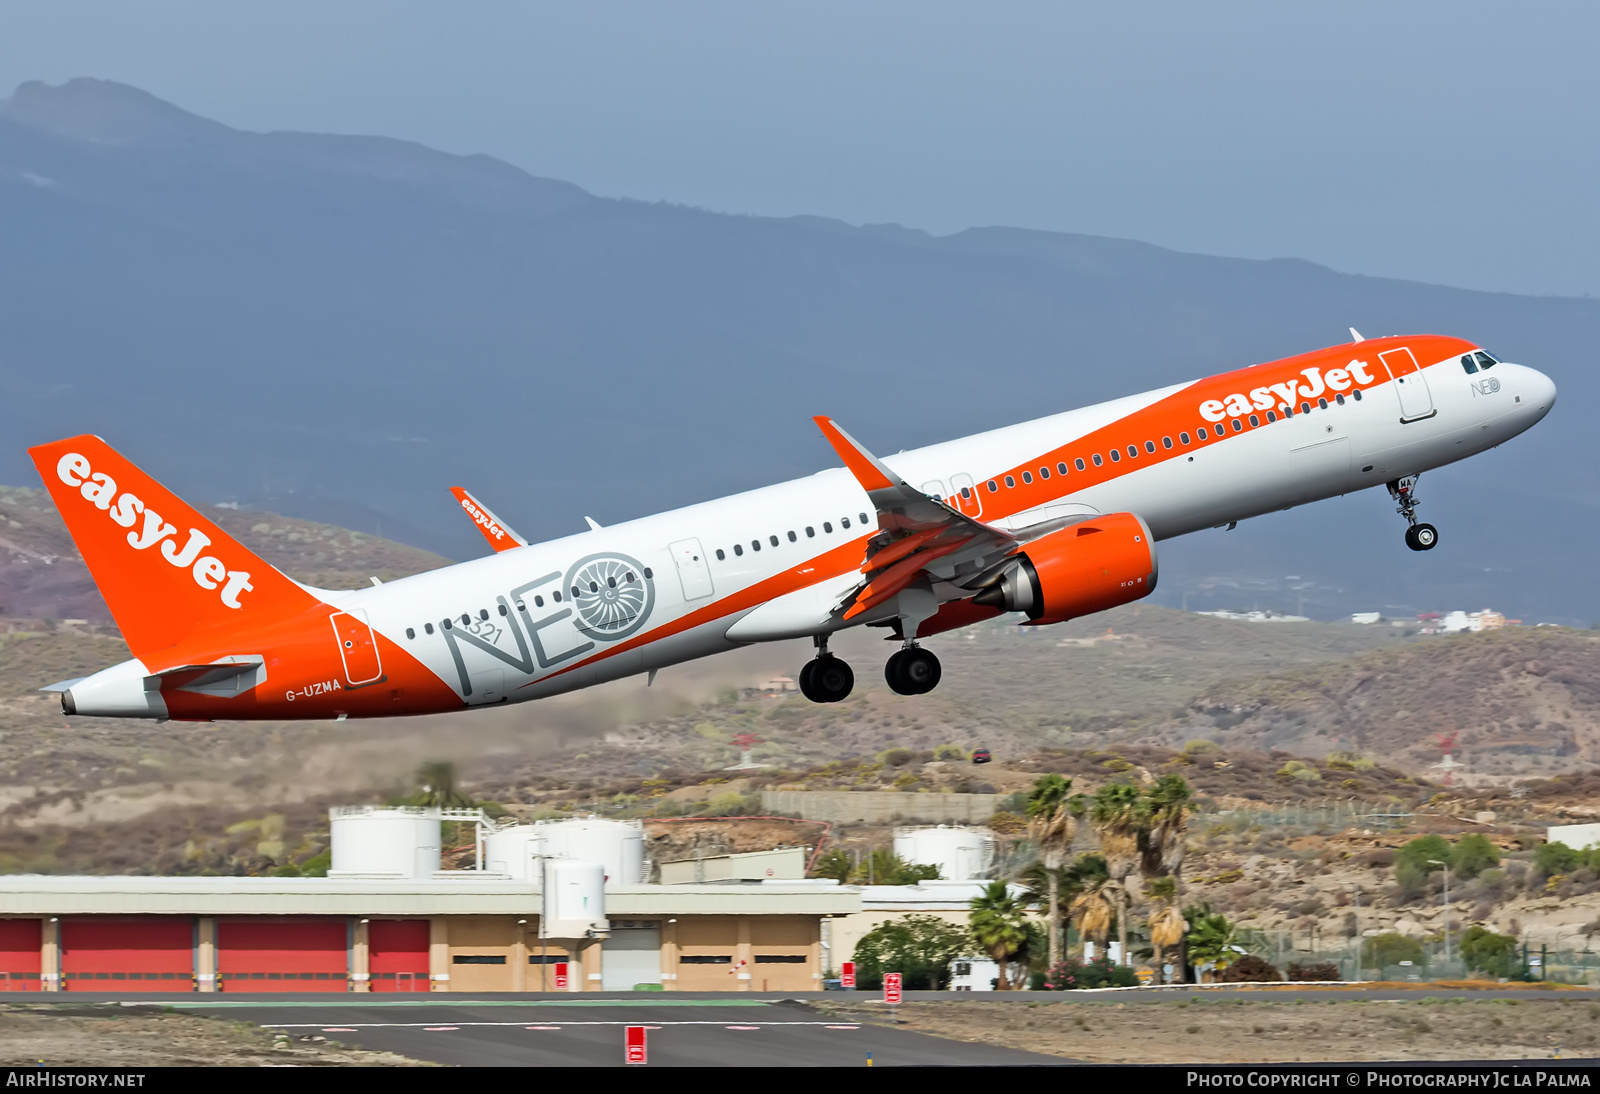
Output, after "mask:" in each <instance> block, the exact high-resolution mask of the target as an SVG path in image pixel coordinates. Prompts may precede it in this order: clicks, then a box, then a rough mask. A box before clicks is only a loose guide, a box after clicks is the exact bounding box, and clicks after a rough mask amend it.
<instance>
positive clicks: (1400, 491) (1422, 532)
mask: <svg viewBox="0 0 1600 1094" xmlns="http://www.w3.org/2000/svg"><path fill="white" fill-rule="evenodd" d="M1417 478H1418V476H1416V475H1407V476H1406V477H1405V478H1403V479H1396V480H1395V481H1394V482H1391V483H1390V484H1389V496H1390V497H1391V498H1393V499H1394V500H1395V501H1397V502H1399V505H1397V506H1396V507H1395V512H1396V513H1399V514H1400V515H1401V516H1402V517H1405V518H1406V524H1408V525H1409V526H1410V527H1408V528H1407V529H1406V546H1407V547H1409V548H1411V549H1412V550H1413V551H1431V550H1433V548H1434V546H1435V545H1436V544H1437V543H1438V542H1439V529H1437V528H1435V527H1434V526H1433V525H1431V524H1421V523H1418V522H1417Z"/></svg>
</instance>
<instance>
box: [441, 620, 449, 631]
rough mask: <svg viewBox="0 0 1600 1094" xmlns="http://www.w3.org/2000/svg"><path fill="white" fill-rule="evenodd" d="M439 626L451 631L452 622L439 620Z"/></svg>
mask: <svg viewBox="0 0 1600 1094" xmlns="http://www.w3.org/2000/svg"><path fill="white" fill-rule="evenodd" d="M439 626H441V627H443V628H444V629H445V630H450V629H451V624H450V620H448V619H441V620H439Z"/></svg>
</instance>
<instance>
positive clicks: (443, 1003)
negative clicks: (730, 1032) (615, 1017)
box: [121, 994, 774, 1010]
mask: <svg viewBox="0 0 1600 1094" xmlns="http://www.w3.org/2000/svg"><path fill="white" fill-rule="evenodd" d="M121 1002H122V1005H123V1006H125V1007H178V1008H181V1009H185V1010H228V1009H231V1010H238V1009H250V1008H252V1007H254V1008H258V1009H261V1010H281V1009H295V1008H300V1009H305V1008H306V1007H319V1008H322V1009H328V1008H330V1007H341V1008H343V1007H360V1008H363V1009H366V1008H373V1007H767V1006H771V1005H772V1003H773V1002H774V1001H773V1000H767V999H662V998H659V997H658V998H655V999H451V998H449V996H448V995H433V994H428V995H423V996H420V997H418V998H413V999H374V998H367V999H362V998H361V997H360V996H354V997H352V996H348V995H346V996H343V997H341V998H340V999H339V1001H338V1002H337V1003H333V1002H330V1001H329V1000H328V999H327V998H322V999H226V1000H224V999H218V1000H214V1001H208V1000H204V999H195V998H193V997H190V998H179V999H124V1000H122V1001H121Z"/></svg>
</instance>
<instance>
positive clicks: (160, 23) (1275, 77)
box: [0, 0, 1600, 295]
mask: <svg viewBox="0 0 1600 1094" xmlns="http://www.w3.org/2000/svg"><path fill="white" fill-rule="evenodd" d="M1597 42H1600V5H1593V4H1577V3H1561V2H1551V3H1541V4H1538V5H1510V4H1488V3H1481V2H1476V0H1457V2H1454V3H1434V2H1416V3H1393V2H1389V3H1365V2H1355V0H1347V2H1342V3H1338V4H1332V3H1327V4H1284V3H1248V2H1236V0H1214V2H1211V3H1206V4H1196V3H1192V2H1190V3H1125V4H1118V5H1107V4H1081V5H1079V4H1066V3H1031V2H1030V3H1024V2H1018V3H985V4H976V3H971V4H943V3H935V2H929V0H920V2H916V3H900V2H879V3H872V4H862V3H833V2H825V0H811V2H807V3H804V4H799V3H791V4H750V3H672V4H667V3H607V4H603V5H602V4H596V3H567V4H545V3H533V2H525V0H524V2H479V3H471V2H466V3H461V2H457V3H451V4H448V5H446V4H439V3H430V4H417V3H401V2H394V0H385V2H382V3H377V2H345V3H339V4H331V3H327V2H319V3H302V2H284V0H277V2H274V3H272V4H261V3H257V4H248V5H247V4H237V3H217V2H214V0H208V2H160V0H145V2H143V3H140V4H136V5H135V4H126V3H112V2H100V3H87V2H74V0H49V2H16V0H8V2H7V3H5V4H4V5H3V6H0V43H3V44H4V48H3V49H0V94H4V93H8V92H9V89H10V88H11V87H14V86H15V85H16V84H18V83H20V82H22V81H24V80H30V79H42V80H46V81H48V82H51V83H57V82H60V81H62V80H65V79H68V78H70V77H73V76H96V77H101V78H105V79H113V80H120V81H123V82H126V83H130V84H134V85H137V86H139V87H142V88H144V89H146V90H148V91H150V92H152V93H154V94H156V95H158V96H160V97H162V98H164V99H168V100H170V101H172V102H174V103H176V104H178V105H179V106H182V107H184V108H185V109H188V110H192V111H194V112H195V113H198V114H203V115H206V116H208V117H212V118H216V119H217V120H219V121H223V122H226V123H228V124H230V125H235V126H239V127H242V128H247V129H259V130H266V129H304V130H314V131H323V132H350V133H378V134H385V135H389V136H396V137H404V138H409V139H413V140H417V141H421V142H423V143H425V144H428V145H431V146H434V147H437V148H442V149H446V150H448V151H454V152H487V153H489V154H491V155H495V156H499V157H501V158H503V159H506V160H508V161H510V162H512V163H515V164H517V165H518V166H520V167H523V168H525V169H527V170H529V171H532V172H534V173H536V174H541V175H547V176H551V177H555V178H562V179H567V180H570V181H573V182H576V183H578V184H580V185H582V186H585V187H587V188H588V189H591V190H593V191H595V192H597V193H600V194H605V195H613V196H627V197H634V198H643V199H649V200H657V199H661V200H667V201H674V202H682V203H686V204H692V205H698V206H703V207H706V208H711V209H717V210H722V211H728V212H744V213H759V214H776V215H789V214H799V213H813V214H820V215H825V216H834V217H838V218H841V219H843V220H847V221H850V222H852V223H875V222H885V221H893V222H896V223H900V224H905V225H909V226H912V227H919V228H925V229H927V230H929V231H933V232H937V233H946V232H953V231H958V230H960V229H962V228H965V227H969V226H973V225H988V224H1007V225H1017V226H1022V227H1032V228H1045V229H1052V230H1059V231H1074V232H1087V233H1091V234H1097V235H1115V236H1124V237H1130V238H1135V239H1142V240H1147V241H1149V242H1152V243H1158V244H1162V245H1164V246H1169V247H1175V248H1179V249H1183V250H1192V251H1201V252H1206V253H1212V254H1228V255H1242V256H1247V257H1274V256H1295V257H1302V258H1308V259H1311V260H1314V261H1318V262H1323V263H1326V264H1328V265H1331V266H1333V267H1335V268H1337V269H1341V270H1347V271H1353V272H1361V273H1368V274H1376V275H1385V276H1398V277H1407V278H1415V279H1419V280H1426V281H1434V282H1439V283H1443V284H1450V285H1460V286H1467V287H1473V288H1483V289H1494V290H1506V291H1513V292H1526V293H1558V294H1564V295H1581V294H1585V293H1589V294H1600V264H1597V262H1596V259H1595V256H1596V254H1600V211H1597V203H1596V201H1595V195H1596V194H1597V193H1600V127H1597V126H1596V124H1595V121H1594V112H1595V106H1596V104H1597V102H1600V94H1597V92H1600V65H1597V64H1595V63H1594V61H1593V51H1594V49H1595V47H1596V43H1597Z"/></svg>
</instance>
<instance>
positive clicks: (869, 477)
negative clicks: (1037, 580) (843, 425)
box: [812, 417, 1020, 619]
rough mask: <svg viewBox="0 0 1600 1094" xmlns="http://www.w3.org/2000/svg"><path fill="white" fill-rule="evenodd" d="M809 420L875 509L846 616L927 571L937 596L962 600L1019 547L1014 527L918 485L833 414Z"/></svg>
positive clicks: (876, 602)
mask: <svg viewBox="0 0 1600 1094" xmlns="http://www.w3.org/2000/svg"><path fill="white" fill-rule="evenodd" d="M812 421H814V422H816V423H817V428H818V429H820V430H822V435H823V436H824V437H826V438H827V439H828V443H829V444H831V445H833V449H834V451H835V452H837V453H838V454H839V458H840V459H842V460H843V461H844V465H845V467H847V468H849V470H850V473H851V474H852V475H854V476H855V477H856V481H857V482H859V483H860V484H861V488H862V489H863V490H865V491H866V492H867V497H868V498H869V499H871V501H872V505H873V507H874V508H875V509H876V510H877V511H878V530H879V531H878V535H877V536H874V537H873V539H872V540H871V541H870V542H869V543H868V546H867V556H866V558H865V559H863V561H862V563H861V573H862V576H863V579H864V580H863V583H862V584H861V585H860V586H859V587H858V588H857V589H856V590H855V592H854V593H853V594H852V597H850V598H847V601H846V602H847V603H848V604H849V607H847V608H846V609H845V613H844V618H846V619H851V618H854V617H855V616H858V615H860V614H862V613H863V612H868V611H871V610H872V609H873V608H876V607H878V606H880V605H881V604H883V603H884V602H886V601H887V600H889V598H891V597H893V596H894V595H895V594H897V593H899V592H900V591H901V590H903V589H905V588H906V587H907V586H909V585H912V584H913V583H915V582H917V581H919V580H922V579H923V578H924V577H926V578H927V579H928V580H930V581H931V582H933V583H935V584H939V583H944V584H945V585H946V586H947V588H946V590H945V592H946V595H944V596H942V597H941V598H940V599H944V600H950V599H959V598H960V596H961V595H962V593H963V590H967V589H973V588H976V587H977V586H978V585H980V584H982V582H983V581H984V580H985V579H987V578H988V577H990V576H991V573H992V571H993V570H994V568H995V566H996V564H997V563H1000V562H1002V561H1003V560H1005V559H1006V558H1009V557H1010V556H1011V555H1012V554H1014V553H1015V552H1016V550H1017V548H1018V546H1019V545H1020V544H1019V540H1018V539H1017V538H1016V537H1015V536H1013V535H1012V534H1011V533H1009V532H1005V531H1002V530H1001V529H999V528H994V527H991V526H990V525H987V524H984V523H983V522H982V521H978V520H974V519H973V518H972V517H969V516H967V515H966V514H965V513H963V512H961V511H960V510H958V509H956V508H954V507H953V506H951V505H948V504H946V503H945V502H943V501H940V500H939V499H938V498H932V497H929V496H928V495H927V494H924V493H923V492H922V491H920V490H917V489H915V488H914V487H912V486H911V485H909V484H908V483H907V482H906V481H905V480H904V479H902V478H900V476H898V475H896V474H895V473H894V472H893V471H891V470H890V469H889V468H888V467H887V466H885V465H884V463H883V461H881V460H879V459H878V458H877V457H876V456H874V455H873V454H872V453H871V452H868V451H867V450H866V449H865V448H864V447H862V445H861V443H860V442H859V441H857V440H856V439H855V438H854V437H852V436H850V434H848V433H846V432H845V431H844V430H842V429H840V428H839V427H838V426H837V425H836V424H834V422H833V420H832V419H830V418H826V417H816V418H813V419H812Z"/></svg>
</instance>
